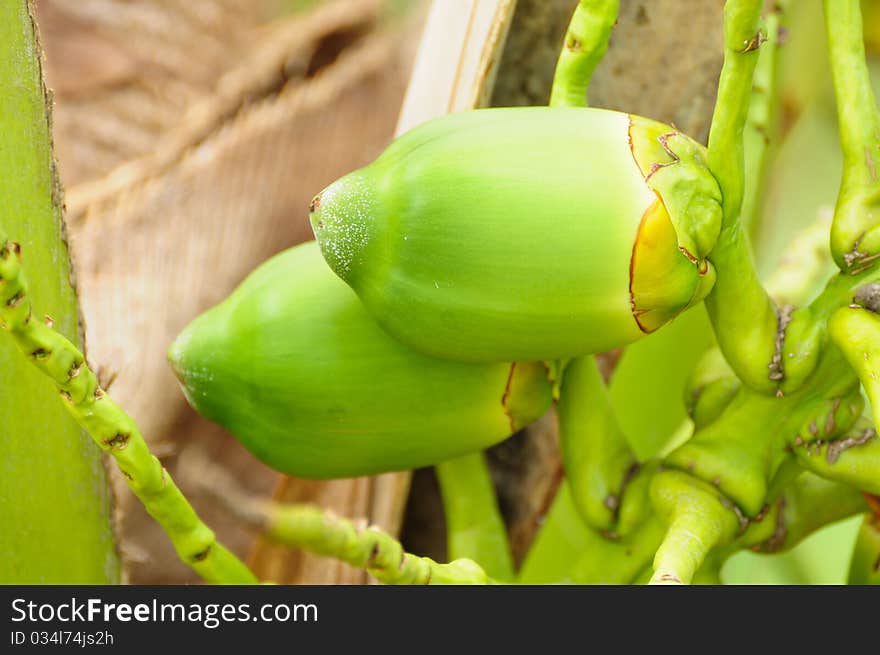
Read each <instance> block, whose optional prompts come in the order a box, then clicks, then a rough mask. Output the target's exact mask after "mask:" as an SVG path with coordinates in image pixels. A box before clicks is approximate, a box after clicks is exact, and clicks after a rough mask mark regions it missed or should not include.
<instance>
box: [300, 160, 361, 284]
mask: <svg viewBox="0 0 880 655" xmlns="http://www.w3.org/2000/svg"><path fill="white" fill-rule="evenodd" d="M373 203H374V195H373V192H372V190H371V189H370V185H369V184H367V182H366V181H365V180H364V179H363V177H362V176H361V175H360V174H359V173H357V172H355V173H352V174H351V175H347V176H345V177H343V178H342V179H340V180H337V181H336V182H334V183H333V184H331V185H330V186H328V187H327V188H326V189H324V190H323V191H322V192H321V193H319V194H318V195H317V196H315V198H314V200H312V203H311V205H310V206H309V221H310V222H311V224H312V231H313V232H314V233H315V238H316V239H317V241H318V244H319V245H320V246H321V252H322V253H323V254H324V258H325V259H326V260H327V263H328V264H329V265H330V268H332V269H333V271H334V272H335V273H336V274H337V275H338V276H339V277H341V278H343V279H345V278H346V277H347V276H348V274H349V273H350V272H351V270H352V267H353V266H355V265H357V264H358V263H359V262H360V256H361V253H362V252H363V250H364V248H365V247H366V245H367V241H368V239H369V227H370V225H369V223H370V221H371V220H372V216H373V214H374V213H373V212H372V211H371V210H372V205H373Z"/></svg>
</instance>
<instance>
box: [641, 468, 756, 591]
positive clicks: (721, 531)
mask: <svg viewBox="0 0 880 655" xmlns="http://www.w3.org/2000/svg"><path fill="white" fill-rule="evenodd" d="M651 500H652V502H653V504H654V507H655V508H656V509H657V512H658V513H659V514H660V516H661V517H662V518H663V519H664V520H665V521H666V524H667V525H668V529H667V531H666V536H665V537H664V538H663V543H662V544H660V547H659V548H658V549H657V554H656V555H655V556H654V575H653V576H652V577H651V584H690V583H691V581H692V580H693V578H694V575H695V574H696V573H697V571H698V570H699V569H700V568H701V567H702V565H703V562H704V561H705V559H706V557H707V556H708V555H709V553H710V552H711V551H712V550H713V549H714V548H716V547H718V546H722V545H724V544H725V543H727V542H729V541H730V540H732V539H733V537H734V536H735V535H736V534H737V532H738V530H739V529H740V520H739V518H738V517H737V515H736V514H735V513H734V511H733V508H732V505H731V503H730V501H727V500H726V499H725V498H724V497H723V496H722V495H721V494H720V493H719V492H718V490H717V489H714V488H712V487H710V486H708V485H706V484H704V483H702V482H700V481H699V480H697V479H695V478H692V477H690V476H688V475H686V474H684V473H680V472H678V471H663V472H661V473H658V474H657V475H656V476H654V479H653V481H652V484H651Z"/></svg>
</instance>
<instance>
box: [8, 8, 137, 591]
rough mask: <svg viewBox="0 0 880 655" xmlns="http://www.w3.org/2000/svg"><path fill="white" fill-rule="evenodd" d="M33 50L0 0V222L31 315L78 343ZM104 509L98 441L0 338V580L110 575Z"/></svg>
mask: <svg viewBox="0 0 880 655" xmlns="http://www.w3.org/2000/svg"><path fill="white" fill-rule="evenodd" d="M40 56H41V50H40V44H39V39H38V37H37V33H36V28H35V25H34V21H33V15H32V12H31V6H30V4H29V3H28V2H26V1H25V0H6V1H5V2H2V3H0V90H2V93H0V232H2V231H3V229H7V230H14V231H15V234H16V238H17V239H18V240H19V241H20V242H21V243H22V244H23V245H24V246H25V247H26V248H27V249H28V251H29V252H30V256H29V257H28V261H27V262H26V263H25V266H26V268H27V270H28V271H29V272H30V274H31V275H32V276H33V278H34V280H35V284H34V289H35V291H36V292H37V293H38V294H39V297H40V304H39V305H38V306H37V307H35V309H34V312H35V315H36V316H37V317H39V319H40V320H43V317H44V316H47V315H48V316H51V317H52V319H53V320H54V322H55V325H56V327H57V328H58V330H59V331H61V332H62V333H64V334H65V335H67V336H68V337H69V338H70V339H72V340H73V341H75V342H77V343H80V342H81V335H80V331H79V325H78V320H79V312H78V308H77V302H76V294H75V290H74V287H73V284H72V283H71V270H70V261H69V258H68V252H67V244H66V240H65V235H64V224H63V219H62V215H61V205H62V194H61V189H60V186H59V182H58V179H57V177H56V175H55V163H54V160H53V155H52V138H51V132H50V129H49V128H50V124H51V119H50V100H49V98H48V97H47V93H46V90H45V87H44V86H43V78H42V71H41V68H40ZM2 294H3V283H2V282H0V295H2ZM110 514H111V493H110V488H109V486H108V483H107V479H106V475H105V472H104V468H103V465H102V463H101V451H100V450H98V449H97V448H95V447H94V445H93V444H92V443H91V442H90V440H89V439H88V437H87V436H86V435H85V434H83V432H82V430H80V428H79V426H78V425H77V424H76V422H75V421H73V420H72V419H71V417H70V416H68V415H67V413H66V412H65V411H64V410H63V409H62V408H61V405H60V404H59V403H58V401H57V400H56V393H55V391H54V389H53V388H52V386H51V385H50V384H49V383H48V382H47V381H46V380H45V379H44V378H43V377H42V376H41V375H40V374H39V372H37V371H36V370H34V369H33V367H32V366H30V364H29V363H28V362H27V361H26V360H25V359H24V358H22V356H21V355H20V354H19V353H18V351H17V350H16V349H15V347H14V346H13V344H12V342H11V341H6V340H0V553H2V557H0V584H36V583H49V584H62V583H64V584H112V583H117V582H118V581H119V573H120V571H119V557H118V555H117V552H116V544H115V539H114V535H113V530H112V525H111V518H110Z"/></svg>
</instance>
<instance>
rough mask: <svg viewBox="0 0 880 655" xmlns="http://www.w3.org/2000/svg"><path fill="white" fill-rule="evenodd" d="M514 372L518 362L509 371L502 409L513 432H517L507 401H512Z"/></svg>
mask: <svg viewBox="0 0 880 655" xmlns="http://www.w3.org/2000/svg"><path fill="white" fill-rule="evenodd" d="M514 371H516V362H513V363H512V364H511V365H510V369H509V370H508V371H507V382H505V383H504V393H503V394H501V409H502V411H503V412H504V415H505V416H506V417H507V422H508V423H509V424H510V429H511V431H513V432H515V431H516V422H515V421H514V420H513V415H512V414H511V413H510V408H509V407H508V406H507V401H508V400H509V399H510V387H511V386H512V384H513V373H514Z"/></svg>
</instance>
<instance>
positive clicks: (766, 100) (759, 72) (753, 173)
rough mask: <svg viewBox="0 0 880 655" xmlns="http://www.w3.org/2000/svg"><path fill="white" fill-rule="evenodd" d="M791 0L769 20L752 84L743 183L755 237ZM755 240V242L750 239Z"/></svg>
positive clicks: (777, 6) (781, 1) (780, 3)
mask: <svg viewBox="0 0 880 655" xmlns="http://www.w3.org/2000/svg"><path fill="white" fill-rule="evenodd" d="M789 4H791V0H777V1H776V2H775V3H774V5H773V10H772V11H770V13H769V14H768V15H767V18H766V20H765V30H766V33H767V42H766V43H765V44H764V45H763V46H761V49H760V50H759V52H758V63H757V65H756V66H755V74H754V80H753V83H752V94H751V100H750V101H749V113H748V118H747V119H746V127H745V132H744V142H743V154H744V158H745V163H746V164H745V180H744V184H743V194H744V195H743V203H742V211H741V215H742V223H743V226H744V227H745V230H746V231H747V232H748V233H749V234H750V235H751V236H754V234H755V230H756V226H757V225H758V224H759V223H760V220H759V217H758V216H757V214H758V212H759V207H760V201H761V198H762V196H763V186H764V181H765V177H766V175H765V174H766V172H767V163H768V159H769V157H768V155H769V151H770V144H771V135H773V137H775V136H776V135H777V132H778V126H777V123H778V122H779V116H778V114H779V104H780V103H779V94H778V91H777V77H778V72H779V71H778V60H779V47H780V31H781V29H780V28H781V25H782V22H783V20H784V18H785V12H786V11H787V9H788V6H789ZM750 241H752V239H750Z"/></svg>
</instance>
